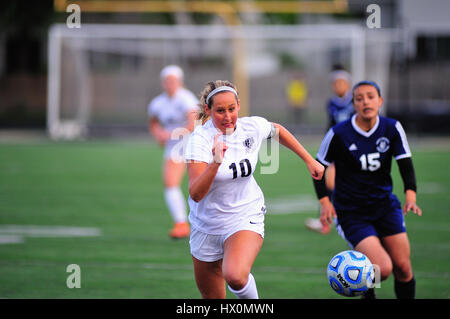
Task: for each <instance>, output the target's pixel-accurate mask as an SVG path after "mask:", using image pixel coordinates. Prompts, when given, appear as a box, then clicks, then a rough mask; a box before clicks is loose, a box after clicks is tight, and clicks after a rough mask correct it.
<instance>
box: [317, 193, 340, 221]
mask: <svg viewBox="0 0 450 319" xmlns="http://www.w3.org/2000/svg"><path fill="white" fill-rule="evenodd" d="M334 218H336V210H335V209H334V206H333V204H332V203H331V201H330V198H329V197H328V196H325V197H323V198H321V199H320V222H321V223H322V225H324V226H326V225H327V223H328V224H330V225H331V224H333V219H334Z"/></svg>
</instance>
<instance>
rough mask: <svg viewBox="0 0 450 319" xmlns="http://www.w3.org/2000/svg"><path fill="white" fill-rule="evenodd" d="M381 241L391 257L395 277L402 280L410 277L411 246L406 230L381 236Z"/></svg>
mask: <svg viewBox="0 0 450 319" xmlns="http://www.w3.org/2000/svg"><path fill="white" fill-rule="evenodd" d="M382 242H383V245H384V247H385V248H386V251H387V252H388V253H389V255H390V257H391V259H392V262H393V264H394V274H395V275H396V277H400V278H398V279H400V280H404V281H407V280H409V279H411V278H412V276H413V274H412V267H411V259H410V254H411V248H410V245H409V240H408V235H407V234H406V232H403V233H399V234H395V235H390V236H386V237H383V238H382Z"/></svg>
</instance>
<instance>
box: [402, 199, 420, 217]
mask: <svg viewBox="0 0 450 319" xmlns="http://www.w3.org/2000/svg"><path fill="white" fill-rule="evenodd" d="M409 211H412V212H413V213H414V214H416V215H419V216H422V210H421V209H420V207H419V206H417V204H416V203H415V202H406V203H405V205H404V206H403V215H406V214H407V213H408V212H409Z"/></svg>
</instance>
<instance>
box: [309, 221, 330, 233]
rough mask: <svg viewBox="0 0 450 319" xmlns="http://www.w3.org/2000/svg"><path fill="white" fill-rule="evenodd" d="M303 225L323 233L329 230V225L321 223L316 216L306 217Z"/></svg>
mask: <svg viewBox="0 0 450 319" xmlns="http://www.w3.org/2000/svg"><path fill="white" fill-rule="evenodd" d="M305 226H306V228H308V229H309V230H312V231H315V232H318V233H321V234H323V235H326V234H328V233H329V232H330V231H331V227H330V225H328V224H326V225H322V223H321V222H320V220H319V219H318V218H308V219H306V221H305Z"/></svg>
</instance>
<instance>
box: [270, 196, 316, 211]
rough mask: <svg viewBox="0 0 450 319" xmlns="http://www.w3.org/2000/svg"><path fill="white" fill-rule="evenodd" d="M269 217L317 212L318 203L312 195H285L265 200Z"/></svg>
mask: <svg viewBox="0 0 450 319" xmlns="http://www.w3.org/2000/svg"><path fill="white" fill-rule="evenodd" d="M266 206H267V213H268V214H269V215H283V214H305V213H310V212H311V211H313V212H314V211H318V209H319V202H318V200H317V199H316V198H315V197H314V196H313V195H308V194H298V195H286V196H283V197H277V198H266Z"/></svg>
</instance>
